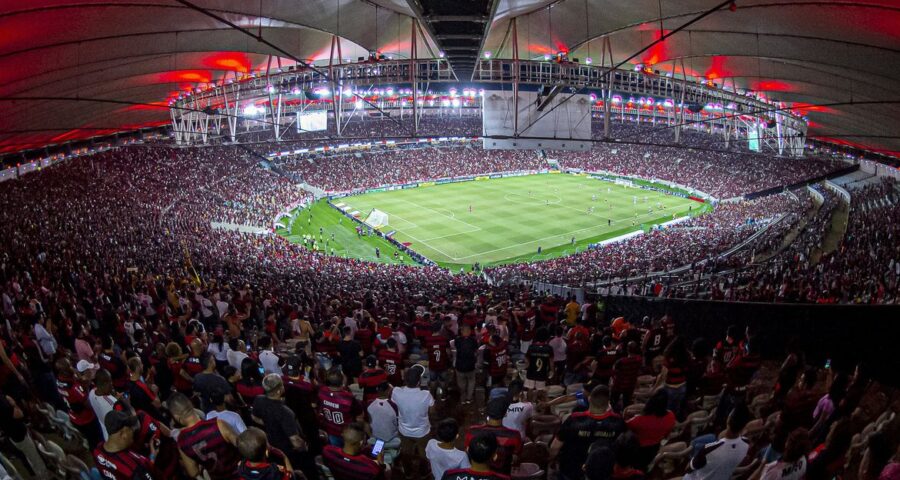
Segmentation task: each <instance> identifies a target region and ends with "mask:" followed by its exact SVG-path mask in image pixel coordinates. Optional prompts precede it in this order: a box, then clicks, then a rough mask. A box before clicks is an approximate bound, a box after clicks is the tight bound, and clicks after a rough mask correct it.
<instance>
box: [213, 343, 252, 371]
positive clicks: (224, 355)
mask: <svg viewBox="0 0 900 480" xmlns="http://www.w3.org/2000/svg"><path fill="white" fill-rule="evenodd" d="M206 350H207V351H208V352H209V353H211V354H212V356H213V357H215V359H216V361H217V362H227V361H228V352H230V351H231V347H229V346H228V344H227V343H222V349H221V350H220V349H219V344H218V343H210V344H209V346H208V347H206ZM242 360H243V359H242ZM238 368H240V365H238Z"/></svg>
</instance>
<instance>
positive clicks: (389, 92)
mask: <svg viewBox="0 0 900 480" xmlns="http://www.w3.org/2000/svg"><path fill="white" fill-rule="evenodd" d="M385 93H386V94H387V96H389V97H392V96H394V89H393V88H388V89H387V90H386V91H385Z"/></svg>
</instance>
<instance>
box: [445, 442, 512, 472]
mask: <svg viewBox="0 0 900 480" xmlns="http://www.w3.org/2000/svg"><path fill="white" fill-rule="evenodd" d="M466 454H467V455H468V457H469V464H470V466H469V467H468V468H456V469H450V470H446V471H444V476H443V477H441V480H507V479H509V477H508V476H506V475H503V474H502V473H496V472H494V471H493V470H492V469H491V461H492V460H493V458H494V457H495V456H496V455H497V439H496V438H495V437H494V436H493V435H479V436H478V437H475V438H473V439H472V441H471V442H470V443H469V445H468V446H467V447H466Z"/></svg>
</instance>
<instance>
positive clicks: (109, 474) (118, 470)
mask: <svg viewBox="0 0 900 480" xmlns="http://www.w3.org/2000/svg"><path fill="white" fill-rule="evenodd" d="M103 424H104V426H105V430H106V432H107V433H108V434H109V438H108V439H107V440H106V441H105V442H100V443H99V444H98V445H97V447H96V448H95V449H94V461H95V462H94V463H95V464H96V465H97V469H98V470H99V471H100V475H102V476H103V478H107V479H110V480H135V479H137V480H154V479H158V478H162V475H161V474H160V473H159V471H158V470H157V468H156V466H155V465H154V463H153V461H154V460H155V459H156V450H157V448H158V444H156V443H151V452H150V457H149V458H148V457H145V456H143V455H141V454H139V453H137V452H135V451H134V450H133V449H132V446H133V444H134V435H135V432H136V431H137V430H138V429H139V428H140V423H139V422H138V419H137V417H134V416H131V415H128V414H126V413H124V412H118V411H112V410H111V411H110V412H109V413H107V414H106V417H104V420H103Z"/></svg>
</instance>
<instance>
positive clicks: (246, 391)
mask: <svg viewBox="0 0 900 480" xmlns="http://www.w3.org/2000/svg"><path fill="white" fill-rule="evenodd" d="M479 154H480V156H479ZM371 157H373V158H371V159H370V162H377V161H379V160H378V159H377V158H375V157H378V155H371ZM397 157H398V159H399V160H398V161H396V162H395V163H387V164H385V165H384V166H383V167H390V168H394V169H395V170H396V171H385V168H373V167H372V166H371V164H370V163H365V164H354V163H352V162H354V161H355V160H354V159H358V158H359V157H349V158H348V159H347V160H346V162H347V164H344V162H345V161H344V160H339V159H336V161H335V162H334V168H333V169H331V167H328V166H326V165H328V164H326V163H323V164H322V168H323V172H328V173H327V174H325V173H320V172H318V171H309V172H307V171H304V176H306V177H310V178H315V179H316V180H317V182H319V184H321V185H323V186H329V185H330V186H333V188H343V187H346V186H348V185H354V184H351V183H349V182H347V181H345V179H344V178H341V175H342V174H341V173H340V172H344V173H343V175H347V176H348V177H350V178H353V179H355V180H354V181H359V182H360V183H361V184H367V183H366V182H370V180H369V178H368V177H367V176H357V175H364V174H365V175H371V174H372V172H378V173H379V174H384V175H386V176H385V177H384V178H381V179H379V180H378V181H380V182H385V181H401V180H400V179H415V178H428V177H438V176H447V175H457V174H477V173H487V172H490V171H494V170H506V169H516V170H518V169H522V168H525V167H533V166H535V162H537V158H536V156H534V158H532V157H530V156H528V155H525V154H524V153H502V154H496V155H495V154H491V155H484V152H481V151H479V150H477V149H475V148H471V147H461V148H456V149H447V150H444V149H440V150H438V149H431V148H429V149H424V150H421V151H416V152H415V154H413V153H410V152H398V153H397ZM423 157H424V158H425V159H426V160H424V161H421V160H420V159H421V158H423ZM383 158H387V157H383ZM403 160H405V161H403ZM384 161H388V160H384ZM419 162H422V163H419ZM301 165H304V164H303V163H302V162H301ZM297 168H298V169H300V168H305V167H302V166H298V167H297ZM785 168H787V169H788V170H790V168H791V167H785ZM348 170H350V171H352V172H353V173H348ZM360 170H361V172H360ZM460 172H462V173H460ZM316 175H321V176H320V177H316ZM329 182H330V183H329ZM760 185H761V184H760ZM889 188H893V186H892V185H877V186H875V187H870V188H869V189H866V190H865V191H863V192H861V193H860V194H859V195H858V196H856V197H854V198H855V207H854V214H856V213H858V214H859V218H860V220H859V221H853V220H851V226H850V229H849V231H848V236H847V239H846V241H845V246H844V247H842V250H841V253H842V254H841V255H834V256H832V257H828V260H827V261H826V262H823V264H824V265H827V267H824V270H823V272H824V273H823V274H822V275H820V277H819V278H821V280H818V281H819V282H822V283H824V284H831V283H833V282H835V281H837V279H839V278H841V277H839V276H838V272H842V271H846V272H849V274H848V280H847V283H840V284H838V287H840V288H849V289H853V290H851V291H854V292H860V293H870V292H873V291H875V290H876V287H877V285H876V284H874V283H872V282H873V280H868V281H864V280H865V279H867V278H869V277H867V275H869V273H870V272H872V271H879V270H878V269H883V267H885V265H883V264H882V263H881V262H879V261H878V260H879V259H881V258H889V257H890V256H891V255H892V254H893V253H895V252H896V248H897V247H896V242H892V241H891V239H893V238H895V236H896V232H893V231H889V232H888V233H886V234H882V232H883V231H884V230H881V229H879V228H876V226H878V227H881V226H883V224H881V223H878V222H876V221H875V219H876V218H878V219H884V218H886V217H885V214H886V213H888V212H890V213H889V215H891V216H890V217H888V218H891V219H893V216H896V213H897V209H896V207H895V206H896V204H897V203H896V201H895V200H896V197H895V196H894V197H891V196H890V195H889V193H890V191H889V190H888V189H889ZM0 198H2V205H3V206H4V208H2V209H0V221H2V222H3V225H4V226H5V227H6V228H5V229H4V233H3V242H0V257H2V263H0V280H2V287H0V288H2V311H0V314H2V321H0V347H2V348H0V391H2V393H3V395H0V425H2V436H3V438H2V440H3V441H2V442H0V452H3V453H4V455H8V456H12V457H13V458H14V459H16V462H14V463H13V464H9V463H7V464H4V469H5V470H6V471H7V473H9V469H11V465H12V466H15V464H18V466H19V468H21V472H30V473H32V474H34V476H36V477H45V476H46V475H48V474H55V473H53V472H56V471H62V472H84V474H85V475H86V476H88V477H90V476H91V475H95V476H96V475H99V476H102V477H103V478H107V479H109V480H119V479H131V478H141V479H153V478H166V477H169V478H173V476H174V477H177V478H190V477H197V476H198V475H201V474H202V475H204V476H206V477H208V478H210V479H212V480H218V479H233V478H247V479H271V478H288V477H289V476H290V472H291V471H293V470H297V471H299V472H301V473H299V474H298V475H303V476H305V477H306V478H309V479H315V478H320V477H321V476H323V475H332V476H333V477H334V478H336V479H338V480H344V479H348V480H355V479H371V478H380V477H382V476H391V477H396V478H408V479H420V478H423V477H428V476H429V475H431V476H433V477H434V478H435V479H436V480H437V479H438V478H444V479H454V480H462V479H463V478H466V479H498V480H504V479H506V478H507V476H508V475H511V474H512V475H513V476H514V477H516V478H532V477H528V474H529V472H531V474H534V475H537V472H536V471H535V470H534V469H537V470H543V471H544V472H545V473H547V472H549V473H550V475H555V476H556V478H562V479H576V478H577V479H580V478H589V479H592V480H593V479H608V478H615V479H623V480H624V479H632V480H638V479H641V478H644V477H648V478H669V477H671V476H677V475H679V474H681V473H683V472H685V471H689V473H687V475H686V476H687V477H688V478H690V479H692V480H702V479H707V478H709V479H719V478H721V479H723V480H725V479H728V478H731V477H732V474H734V473H737V474H738V475H739V477H738V478H740V479H741V480H744V478H746V477H749V476H750V475H757V474H758V475H761V476H764V477H765V478H766V480H771V479H774V478H777V477H780V476H783V475H782V473H783V472H791V474H795V475H796V476H794V477H791V479H793V478H797V479H800V478H810V479H819V478H823V479H824V478H831V477H832V476H834V475H835V474H838V473H841V472H848V471H850V470H852V469H851V468H845V463H846V462H845V459H846V458H848V456H849V457H850V458H851V463H850V465H851V467H853V468H857V467H858V468H859V471H860V472H861V473H860V475H861V476H864V477H865V478H877V473H878V472H880V471H881V470H882V469H887V471H888V472H894V474H896V471H897V469H898V466H897V464H896V463H891V456H892V455H893V453H894V452H896V449H897V445H896V443H897V438H900V437H898V436H897V435H892V433H893V432H894V431H895V430H894V429H896V428H897V421H896V420H892V418H894V417H891V416H890V415H881V414H882V412H885V413H890V412H887V410H886V409H887V407H888V402H887V401H886V400H885V399H884V398H883V394H882V392H881V391H880V387H878V386H877V385H874V384H873V383H872V382H871V381H870V380H869V379H868V378H867V377H866V375H865V370H858V371H857V372H856V373H853V371H852V367H853V366H852V365H843V366H840V369H837V368H836V369H835V370H831V369H828V370H826V371H818V370H816V369H811V368H808V365H805V363H804V361H803V359H802V356H800V355H799V354H798V352H791V355H789V356H788V359H787V360H786V361H785V363H784V365H783V366H782V367H781V368H780V369H779V368H778V367H777V366H773V365H768V366H763V365H761V362H760V359H759V356H758V352H757V351H756V350H755V348H756V346H755V343H754V337H753V334H754V333H755V332H749V333H748V335H746V337H745V338H743V339H742V338H741V337H742V335H740V334H739V330H737V329H729V331H728V332H727V336H725V337H724V339H722V340H721V341H720V342H718V343H716V344H715V347H713V346H711V344H706V343H704V342H702V341H700V340H701V339H686V338H683V337H679V336H678V335H677V333H678V328H677V319H675V320H676V322H673V321H672V319H668V318H667V319H655V320H654V321H652V322H651V321H642V320H640V319H629V320H631V321H632V322H633V323H634V325H632V324H630V323H629V322H628V321H626V319H622V318H619V319H615V320H612V321H610V319H605V318H603V316H602V315H600V314H599V313H598V311H597V309H596V305H593V304H590V303H585V304H579V303H578V302H576V301H574V300H573V299H563V298H555V297H546V298H544V297H538V296H535V295H534V294H533V293H532V292H531V291H530V290H529V289H527V288H525V287H522V286H516V285H506V286H496V285H494V286H492V285H489V284H488V283H486V282H485V280H484V279H483V278H482V277H480V276H476V275H452V274H450V273H449V272H447V271H445V270H442V269H439V268H434V267H411V266H397V265H386V264H373V263H369V262H363V261H358V260H353V259H343V258H337V257H329V256H327V255H323V254H320V253H316V252H311V251H308V250H306V249H304V248H303V247H302V246H300V245H296V244H291V243H289V242H287V241H286V240H284V239H282V238H281V237H278V236H274V235H254V234H246V233H239V232H235V231H228V230H214V229H213V228H212V227H211V225H210V221H212V220H219V221H228V222H231V223H241V224H249V225H261V224H262V225H264V224H266V223H267V219H268V218H270V216H271V215H273V214H274V213H275V212H277V211H278V210H279V209H280V208H282V207H283V206H284V205H286V204H291V203H294V202H298V201H302V200H304V199H306V198H307V196H306V194H304V193H302V192H299V191H295V190H294V187H293V186H292V184H290V183H287V182H285V181H284V180H283V179H282V178H281V177H279V176H277V175H276V174H274V173H272V172H271V171H269V170H267V169H265V168H263V167H261V166H260V164H259V159H258V157H256V156H254V155H251V154H250V153H249V152H246V151H245V150H243V149H241V148H240V147H236V146H217V147H208V148H194V149H178V148H145V147H130V148H119V149H114V150H111V151H108V152H104V153H101V154H98V155H94V156H91V157H84V158H79V159H76V160H73V161H70V162H65V163H63V164H60V165H57V166H54V167H52V168H48V169H45V170H43V171H41V172H39V173H36V174H32V175H26V176H23V177H22V178H19V179H17V180H15V181H9V182H4V183H3V184H0ZM884 198H889V199H891V202H889V203H885V202H884V201H883V200H882V199H884ZM803 209H805V205H804V204H803V202H801V201H798V200H795V199H793V198H792V197H790V196H789V195H784V194H782V195H775V196H768V197H764V198H761V199H758V200H754V201H749V202H741V203H735V204H722V205H720V206H719V208H717V209H716V210H715V211H714V212H713V213H711V214H709V215H706V216H703V217H698V218H695V219H692V220H689V221H687V222H685V223H682V224H679V225H677V226H673V227H671V228H667V229H663V230H660V231H655V232H652V233H650V234H648V235H643V236H639V237H636V238H635V239H632V240H629V241H626V242H624V243H622V244H619V245H617V246H616V247H615V248H612V247H603V248H600V249H597V250H592V251H589V252H586V253H582V254H579V255H575V256H572V257H567V258H566V259H559V260H552V261H547V262H540V263H536V264H533V265H532V266H530V267H528V266H526V267H510V268H509V269H508V270H503V269H496V270H492V271H489V272H488V273H489V275H492V276H494V277H497V278H503V277H509V278H511V277H512V276H524V277H527V278H541V279H544V280H551V281H552V280H559V281H563V282H583V281H586V280H589V279H596V278H601V277H608V276H610V275H613V276H615V275H628V274H632V273H639V274H642V273H645V272H647V271H649V270H654V269H661V268H669V267H673V266H678V265H682V264H685V263H691V262H695V261H698V260H702V259H705V258H709V257H711V256H713V255H715V254H716V252H719V251H721V250H724V249H727V248H729V247H731V246H733V245H735V244H737V243H739V242H740V241H742V240H743V239H746V238H747V237H748V236H749V235H750V234H751V233H752V232H754V231H756V230H757V229H758V228H759V227H760V225H763V224H765V223H766V222H767V221H770V220H771V219H772V218H774V217H775V216H776V215H779V214H784V213H785V212H788V213H791V212H798V211H799V212H802V211H803ZM852 218H853V217H852V216H851V219H852ZM895 220H896V219H895ZM898 224H900V223H898V222H893V225H898ZM894 228H896V227H894ZM885 235H888V236H887V237H886V236H885ZM863 252H866V253H865V254H864V253H863ZM869 253H871V254H873V255H874V257H867V256H866V255H867V254H869ZM519 268H521V269H522V270H518V269H519ZM896 268H897V267H896V263H891V264H890V266H889V267H888V269H887V270H885V271H884V274H885V276H886V277H887V278H889V279H890V278H893V281H894V284H893V285H894V288H895V287H896ZM851 282H854V283H851ZM879 298H885V297H879ZM723 333H725V332H723ZM709 340H713V341H715V340H717V339H709ZM689 345H690V346H691V348H688V347H689ZM704 345H706V346H704ZM660 358H661V360H660ZM422 363H424V365H423V366H421V367H420V366H416V365H420V364H422ZM836 367H838V366H836ZM550 384H552V385H553V386H549V385H550ZM773 389H774V390H775V395H768V394H767V393H766V392H771V391H772V390H773ZM759 395H763V397H759ZM767 395H768V396H767ZM820 406H821V408H819V407H820ZM893 407H894V406H893V405H892V406H891V408H893ZM754 417H755V418H754ZM723 429H724V433H723V436H722V439H721V440H719V439H718V434H719V432H721V431H723ZM866 429H868V430H866ZM742 433H743V434H745V435H747V437H748V439H747V440H745V439H744V437H742V436H741V434H742ZM857 433H859V434H860V435H863V434H865V435H866V438H867V439H870V441H868V442H864V443H862V444H859V445H857V447H856V450H855V451H853V449H852V447H853V444H852V442H851V439H852V436H853V435H854V434H857ZM67 439H68V441H67ZM81 439H84V440H85V441H87V445H88V447H89V452H85V451H84V450H80V449H78V448H77V444H78V443H79V441H80V440H81ZM375 439H379V440H382V441H383V444H379V442H377V441H376V440H375ZM751 439H752V441H751ZM878 442H882V443H881V444H879V443H878ZM59 443H61V444H63V445H65V446H66V447H67V451H62V449H60V451H62V453H61V454H60V453H58V452H57V450H55V448H54V446H55V445H56V446H58V444H59ZM663 444H665V445H663ZM722 445H725V446H727V447H729V448H727V449H720V448H719V447H721V446H722ZM860 445H861V446H860ZM375 447H378V448H380V449H381V453H380V454H375V455H373V454H372V453H371V450H372V449H373V448H375ZM789 447H790V448H789ZM863 450H866V454H867V455H868V456H867V457H865V458H867V460H866V461H865V462H863V461H862V460H861V457H863V455H862V451H863ZM869 451H871V452H869ZM885 451H887V452H888V454H887V455H886V454H885V453H884V452H885ZM723 452H730V453H728V454H725V453H723ZM68 453H72V454H73V455H71V456H70V455H67V454H68ZM667 453H669V454H671V455H667ZM92 468H93V469H95V470H92ZM757 470H758V473H754V472H757ZM801 472H802V473H801ZM854 472H855V470H854ZM60 475H65V473H62V474H60ZM92 478H96V477H92Z"/></svg>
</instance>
